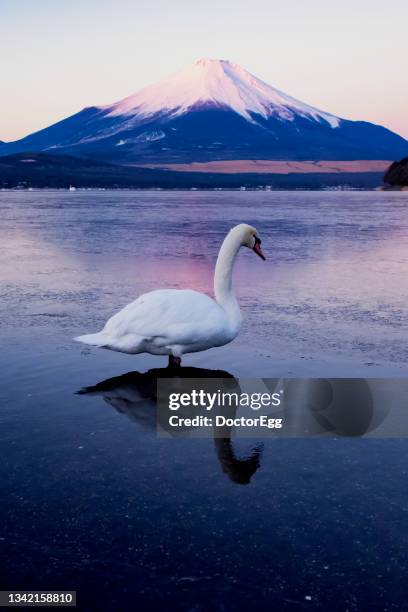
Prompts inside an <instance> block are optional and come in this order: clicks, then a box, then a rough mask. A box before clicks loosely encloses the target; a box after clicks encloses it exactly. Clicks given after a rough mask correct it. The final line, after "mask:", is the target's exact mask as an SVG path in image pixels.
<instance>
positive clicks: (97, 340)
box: [74, 332, 108, 347]
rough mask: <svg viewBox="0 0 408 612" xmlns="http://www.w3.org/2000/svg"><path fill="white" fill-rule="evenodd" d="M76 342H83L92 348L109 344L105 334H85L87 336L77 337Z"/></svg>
mask: <svg viewBox="0 0 408 612" xmlns="http://www.w3.org/2000/svg"><path fill="white" fill-rule="evenodd" d="M74 340H75V341H76V342H82V343H83V344H90V345H91V346H99V347H101V346H106V345H107V344H108V338H107V337H106V335H105V334H104V333H103V332H98V333H97V334H85V336H77V337H76V338H74Z"/></svg>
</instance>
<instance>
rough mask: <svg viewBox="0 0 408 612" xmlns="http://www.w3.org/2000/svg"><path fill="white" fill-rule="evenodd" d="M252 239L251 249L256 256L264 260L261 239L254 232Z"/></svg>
mask: <svg viewBox="0 0 408 612" xmlns="http://www.w3.org/2000/svg"><path fill="white" fill-rule="evenodd" d="M254 240H255V244H254V246H253V248H252V250H253V251H255V253H256V254H257V255H258V257H260V258H261V259H263V260H264V261H265V260H266V257H265V255H264V254H263V252H262V249H261V242H262V240H261V239H260V238H259V236H257V235H256V234H254Z"/></svg>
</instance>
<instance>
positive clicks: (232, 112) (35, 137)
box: [0, 60, 408, 163]
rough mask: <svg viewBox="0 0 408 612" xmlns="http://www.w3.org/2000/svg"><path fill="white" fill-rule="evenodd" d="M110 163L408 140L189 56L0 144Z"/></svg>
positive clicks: (350, 151) (382, 152)
mask: <svg viewBox="0 0 408 612" xmlns="http://www.w3.org/2000/svg"><path fill="white" fill-rule="evenodd" d="M20 151H48V152H52V153H58V152H61V153H64V154H71V155H79V156H86V157H98V158H102V159H105V160H109V161H116V162H119V163H170V162H173V163H178V162H179V163H180V162H183V163H186V162H187V163H188V162H192V161H208V160H231V159H271V160H274V159H275V160H276V159H280V160H352V159H367V160H369V159H394V158H396V157H401V156H403V155H406V154H408V141H406V140H404V139H403V138H401V137H400V136H398V135H397V134H395V133H393V132H391V131H390V130H387V129H386V128H383V127H381V126H377V125H374V124H371V123H368V122H363V121H348V120H345V119H341V118H339V117H336V116H334V115H332V114H330V113H327V112H323V111H320V110H318V109H317V108H314V107H312V106H309V105H307V104H304V103H303V102H300V101H299V100H296V99H295V98H292V97H290V96H288V95H287V94H285V93H283V92H281V91H279V90H277V89H275V88H274V87H271V86H270V85H268V84H267V83H265V82H263V81H261V80H260V79H258V78H257V77H255V76H253V75H252V74H250V73H249V72H247V71H246V70H244V69H243V68H241V67H240V66H238V65H237V64H233V63H231V62H229V61H226V60H198V61H197V62H195V63H194V64H192V65H190V66H187V67H186V68H184V69H183V70H181V71H180V72H178V73H176V74H175V75H173V76H171V77H169V78H167V79H164V80H162V81H160V82H158V83H155V84H153V85H150V86H148V87H145V88H144V89H142V90H140V91H139V92H137V93H135V94H133V95H131V96H129V97H127V98H125V99H123V100H120V101H118V102H116V103H114V104H110V105H107V106H94V107H89V108H85V109H84V110H82V111H81V112H79V113H77V114H75V115H72V116H71V117H68V118H67V119H65V120H63V121H60V122H58V123H56V124H54V125H52V126H50V127H48V128H45V129H44V130H41V131H39V132H36V133H34V134H31V135H30V136H27V137H25V138H23V139H21V140H19V141H16V142H14V143H8V144H6V145H1V146H0V154H3V155H4V154H10V153H14V152H20Z"/></svg>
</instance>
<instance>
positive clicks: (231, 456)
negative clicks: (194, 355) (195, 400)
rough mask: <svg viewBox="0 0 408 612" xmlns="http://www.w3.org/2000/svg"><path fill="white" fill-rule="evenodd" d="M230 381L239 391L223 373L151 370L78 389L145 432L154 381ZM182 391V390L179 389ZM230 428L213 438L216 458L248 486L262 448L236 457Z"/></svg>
mask: <svg viewBox="0 0 408 612" xmlns="http://www.w3.org/2000/svg"><path fill="white" fill-rule="evenodd" d="M159 378H171V379H174V382H175V385H176V386H177V379H180V380H183V379H186V378H197V379H200V378H202V379H207V380H208V379H211V378H214V379H224V380H225V379H231V384H232V386H233V387H234V388H236V389H239V383H238V380H237V379H235V378H234V376H233V375H232V374H230V373H229V372H226V371H224V370H207V369H205V368H190V367H181V368H171V367H168V368H155V369H152V370H148V371H147V372H128V373H127V374H123V375H122V376H115V377H114V378H108V379H107V380H103V381H101V382H99V383H97V384H96V385H94V386H90V387H85V388H83V389H81V390H80V391H79V392H78V394H80V395H101V396H102V397H103V399H104V400H105V402H106V403H107V404H109V405H110V406H112V407H113V408H114V409H115V410H117V411H118V412H120V413H121V414H125V415H126V416H127V417H128V418H129V420H131V421H134V422H135V423H138V424H140V425H143V426H144V427H147V428H148V429H156V417H157V403H156V402H157V379H159ZM181 390H182V388H181ZM230 432H231V429H230V428H225V437H224V438H216V437H214V445H215V450H216V455H217V458H218V460H219V462H220V465H221V468H222V471H223V472H224V474H227V475H228V476H229V478H230V479H231V480H232V482H234V483H236V484H249V483H250V481H251V478H252V476H253V475H254V474H255V472H256V471H257V470H258V468H259V467H260V458H261V452H262V446H257V447H255V448H254V449H253V450H252V452H251V454H250V456H249V457H246V458H239V457H237V456H236V453H235V450H234V447H233V444H232V442H231V439H230Z"/></svg>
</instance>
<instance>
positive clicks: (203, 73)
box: [101, 58, 340, 128]
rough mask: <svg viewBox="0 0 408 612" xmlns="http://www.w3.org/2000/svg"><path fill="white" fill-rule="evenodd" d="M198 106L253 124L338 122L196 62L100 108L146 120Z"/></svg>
mask: <svg viewBox="0 0 408 612" xmlns="http://www.w3.org/2000/svg"><path fill="white" fill-rule="evenodd" d="M200 105H206V106H211V105H212V106H214V107H218V108H219V107H221V108H228V109H230V110H232V111H234V112H235V113H237V114H239V115H241V116H242V117H244V118H245V119H247V120H248V121H251V122H256V116H257V115H260V116H261V117H263V118H265V119H266V118H268V117H272V116H275V117H276V118H278V119H280V120H283V121H294V119H295V118H296V116H299V115H300V116H302V117H304V118H307V119H310V120H312V121H318V122H321V121H325V122H327V123H329V125H330V126H331V127H333V128H335V127H338V125H339V123H340V120H339V118H338V117H335V116H334V115H330V114H329V113H324V112H322V111H320V110H318V109H316V108H314V107H312V106H309V105H307V104H304V103H303V102H300V101H299V100H296V99H295V98H292V97H291V96H288V95H286V94H285V93H283V92H282V91H279V90H278V89H275V88H274V87H272V86H271V85H268V84H267V83H265V82H264V81H261V80H260V79H258V78H257V77H255V76H254V75H253V74H251V73H250V72H248V71H247V70H245V69H244V68H242V67H241V66H240V65H238V64H234V63H232V62H230V61H229V60H224V59H205V58H203V59H198V60H197V61H195V62H194V63H193V64H190V65H188V66H186V67H185V68H183V69H182V70H180V71H179V72H177V73H176V74H174V75H172V76H170V77H168V78H165V79H163V80H162V81H159V82H158V83H155V84H153V85H149V86H148V87H145V88H144V89H141V90H140V91H139V92H137V93H135V94H133V95H131V96H129V97H127V98H124V99H123V100H120V101H119V102H116V103H115V104H113V105H110V106H104V107H101V108H103V110H104V111H108V113H109V115H111V116H118V115H128V116H132V115H137V116H139V117H140V116H142V117H149V116H153V115H156V114H158V113H166V114H171V115H173V116H177V115H181V114H183V113H184V112H186V111H188V110H189V109H191V108H194V107H199V106H200Z"/></svg>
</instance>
